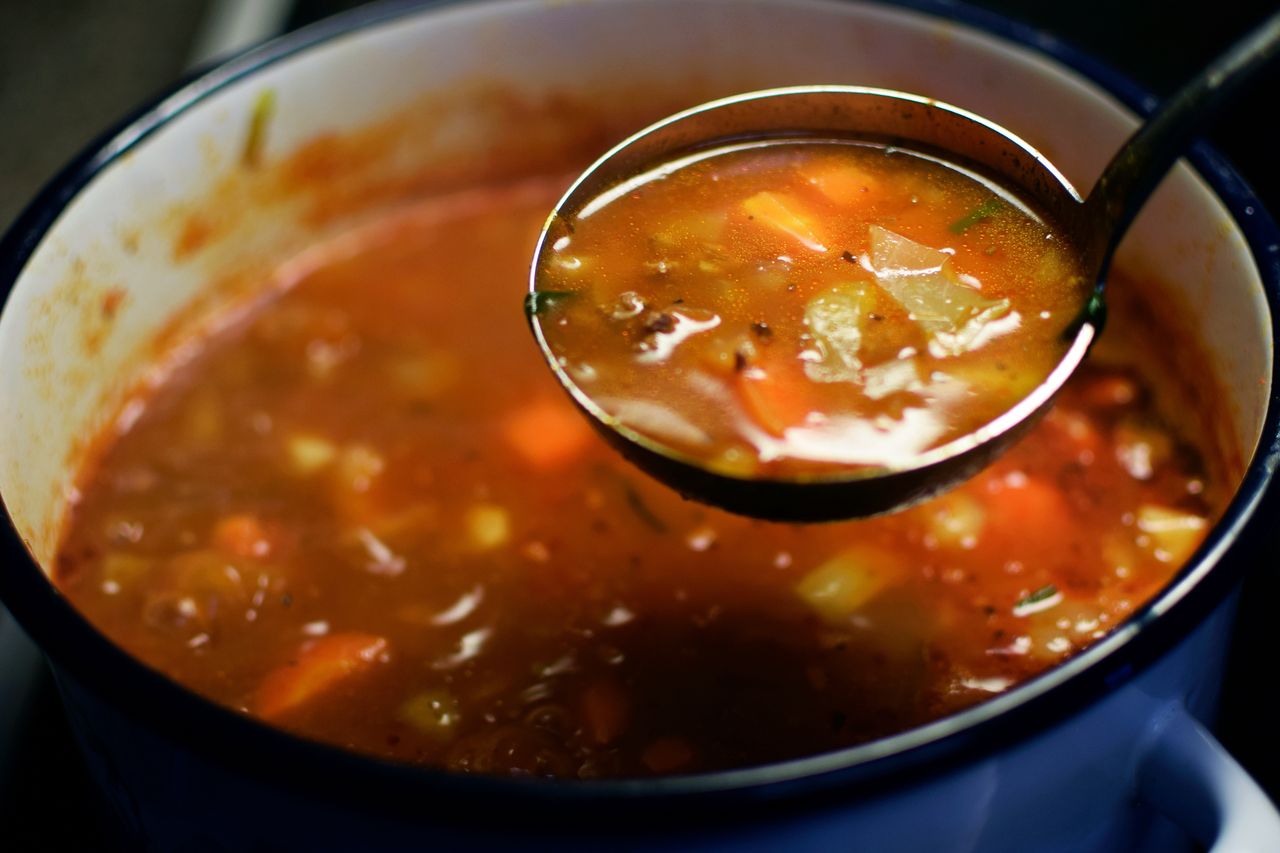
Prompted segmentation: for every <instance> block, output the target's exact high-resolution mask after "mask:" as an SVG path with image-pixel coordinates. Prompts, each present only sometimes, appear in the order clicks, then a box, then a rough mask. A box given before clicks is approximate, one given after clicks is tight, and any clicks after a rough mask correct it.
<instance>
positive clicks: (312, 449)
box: [285, 433, 338, 474]
mask: <svg viewBox="0 0 1280 853" xmlns="http://www.w3.org/2000/svg"><path fill="white" fill-rule="evenodd" d="M285 449H286V450H287V451H288V454H289V462H290V463H292V465H293V469H294V470H295V471H296V472H297V473H299V474H314V473H315V472H317V471H319V470H320V469H321V468H324V467H325V466H326V465H328V464H329V463H330V462H332V461H333V459H334V457H335V456H337V455H338V448H337V446H336V445H334V443H333V442H331V441H329V440H328V439H325V438H321V437H320V436H318V435H310V434H307V433H298V434H295V435H292V436H290V437H289V439H288V441H287V442H286V444H285Z"/></svg>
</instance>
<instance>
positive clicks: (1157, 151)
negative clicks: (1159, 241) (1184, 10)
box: [1081, 12, 1280, 274]
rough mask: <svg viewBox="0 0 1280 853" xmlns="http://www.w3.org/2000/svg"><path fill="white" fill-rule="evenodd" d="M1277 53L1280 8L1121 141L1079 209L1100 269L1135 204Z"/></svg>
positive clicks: (1139, 204)
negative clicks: (1214, 116)
mask: <svg viewBox="0 0 1280 853" xmlns="http://www.w3.org/2000/svg"><path fill="white" fill-rule="evenodd" d="M1277 53H1280V12H1275V13H1273V14H1272V15H1271V17H1269V18H1267V19H1266V20H1265V21H1264V22H1263V23H1262V24H1260V25H1259V26H1258V27H1257V28H1255V29H1254V30H1253V31H1252V32H1250V33H1249V34H1248V35H1247V36H1245V37H1244V38H1242V39H1241V40H1240V41H1238V42H1236V44H1235V45H1233V46H1232V47H1231V48H1230V49H1229V50H1228V51H1227V52H1226V53H1224V54H1222V55H1221V56H1219V57H1218V58H1217V59H1215V60H1214V61H1213V62H1212V63H1210V65H1209V66H1208V67H1207V68H1206V69H1205V70H1204V71H1202V72H1201V73H1200V74H1199V75H1198V76H1197V77H1196V78H1195V79H1194V80H1192V81H1191V82H1190V83H1188V84H1187V85H1185V86H1183V87H1182V88H1181V89H1179V90H1178V91H1177V92H1175V93H1174V94H1173V95H1172V96H1171V97H1169V99H1168V100H1166V101H1165V102H1164V104H1163V105H1161V107H1160V109H1159V110H1158V111H1157V112H1156V113H1155V115H1153V116H1152V117H1151V119H1150V120H1149V121H1147V122H1146V124H1144V125H1143V126H1142V127H1140V128H1139V129H1138V130H1137V132H1136V133H1134V134H1133V136H1131V137H1129V139H1128V141H1126V142H1125V144H1124V145H1123V146H1121V148H1120V150H1119V152H1117V153H1116V156H1115V157H1113V158H1112V159H1111V162H1110V163H1108V164H1107V167H1106V169H1104V170H1103V172H1102V177H1100V178H1099V179H1098V182H1097V183H1096V184H1095V185H1094V187H1093V189H1092V190H1091V191H1090V193H1089V197H1088V198H1087V199H1085V203H1084V205H1083V207H1082V209H1081V213H1082V214H1083V217H1084V222H1083V225H1084V226H1085V227H1086V228H1087V229H1088V231H1087V232H1085V233H1088V234H1089V238H1090V239H1089V243H1088V245H1089V251H1090V253H1091V254H1092V255H1093V257H1092V258H1090V260H1091V261H1093V263H1094V265H1095V268H1096V269H1097V270H1098V271H1099V273H1100V274H1101V273H1104V272H1105V271H1106V268H1107V266H1108V265H1109V264H1110V262H1111V256H1112V254H1113V253H1114V252H1115V248H1116V245H1117V244H1118V243H1119V242H1120V238H1121V237H1122V236H1124V232H1125V230H1126V229H1127V228H1128V227H1129V225H1130V223H1131V222H1132V221H1133V218H1134V217H1135V216H1136V215H1137V213H1138V210H1139V209H1140V208H1141V207H1142V205H1143V203H1145V202H1146V200H1147V197H1148V196H1150V195H1151V193H1152V192H1153V191H1154V190H1155V188H1156V186H1157V185H1159V183H1160V181H1161V179H1162V178H1163V177H1164V175H1165V173H1166V172H1167V171H1168V170H1169V169H1170V168H1171V167H1172V166H1173V164H1174V163H1175V162H1177V160H1178V158H1179V157H1180V156H1182V154H1183V152H1184V151H1185V150H1186V148H1187V146H1188V145H1189V144H1190V143H1191V140H1193V139H1194V138H1195V137H1196V136H1197V135H1198V134H1200V133H1201V132H1203V130H1204V128H1205V126H1206V125H1207V123H1208V121H1209V119H1210V118H1211V117H1212V116H1213V115H1214V114H1215V113H1217V112H1218V110H1219V109H1221V108H1222V106H1223V105H1224V104H1226V103H1227V101H1228V100H1230V98H1231V95H1233V94H1234V93H1235V92H1236V90H1238V89H1239V88H1240V87H1241V86H1243V85H1244V84H1245V83H1247V82H1248V81H1249V80H1251V79H1252V78H1253V77H1254V76H1255V75H1256V74H1257V73H1258V72H1259V71H1261V70H1262V69H1263V68H1264V67H1266V65H1267V64H1268V63H1269V62H1270V61H1271V60H1272V59H1274V58H1275V56H1276V54H1277Z"/></svg>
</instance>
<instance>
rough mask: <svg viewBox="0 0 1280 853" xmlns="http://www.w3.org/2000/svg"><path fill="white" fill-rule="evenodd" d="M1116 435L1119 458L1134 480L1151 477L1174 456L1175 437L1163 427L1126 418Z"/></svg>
mask: <svg viewBox="0 0 1280 853" xmlns="http://www.w3.org/2000/svg"><path fill="white" fill-rule="evenodd" d="M1113 435H1114V438H1115V442H1116V459H1117V460H1118V461H1119V462H1120V465H1121V466H1122V467H1123V468H1124V469H1125V470H1126V471H1128V472H1129V476H1130V477H1133V478H1134V479H1135V480H1150V479H1151V478H1152V477H1153V476H1155V472H1156V471H1157V470H1158V469H1159V468H1160V466H1162V465H1164V463H1166V462H1168V461H1169V458H1170V457H1171V456H1172V455H1173V439H1171V438H1170V437H1169V435H1168V433H1166V432H1164V431H1163V430H1159V429H1155V428H1153V427H1150V426H1146V425H1144V424H1141V423H1138V422H1136V421H1133V420H1126V421H1121V422H1120V423H1119V424H1118V425H1117V426H1116V429H1115V433H1114V434H1113Z"/></svg>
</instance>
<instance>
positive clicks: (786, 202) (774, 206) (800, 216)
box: [742, 190, 827, 252]
mask: <svg viewBox="0 0 1280 853" xmlns="http://www.w3.org/2000/svg"><path fill="white" fill-rule="evenodd" d="M742 209H743V210H744V211H746V213H747V216H750V217H751V218H752V219H753V220H754V221H755V222H758V223H760V224H762V225H767V226H768V227H770V228H773V229H775V230H777V231H781V232H782V233H783V234H786V235H787V236H788V237H794V238H795V239H796V240H799V241H800V242H801V243H802V244H803V245H804V247H805V248H806V249H811V250H812V251H815V252H825V251H826V250H827V247H826V246H825V245H823V243H822V238H820V237H819V236H818V232H817V230H816V229H815V228H814V227H813V223H812V222H811V221H810V220H809V218H808V217H806V215H805V212H804V208H803V207H802V206H801V205H800V202H798V201H796V200H795V199H794V198H792V197H790V196H788V195H785V194H782V193H774V192H769V191H768V190H765V191H763V192H758V193H756V194H755V195H753V196H751V197H750V198H748V199H747V200H746V201H744V202H743V203H742Z"/></svg>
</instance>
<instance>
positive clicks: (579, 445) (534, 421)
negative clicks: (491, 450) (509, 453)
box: [502, 399, 591, 471]
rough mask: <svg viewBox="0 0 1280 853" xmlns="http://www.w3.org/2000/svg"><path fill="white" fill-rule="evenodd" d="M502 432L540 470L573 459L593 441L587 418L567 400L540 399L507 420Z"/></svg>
mask: <svg viewBox="0 0 1280 853" xmlns="http://www.w3.org/2000/svg"><path fill="white" fill-rule="evenodd" d="M502 434H503V437H505V438H506V440H507V444H509V445H510V446H511V448H512V449H514V450H515V451H516V452H517V453H518V454H519V455H520V456H521V458H523V459H524V461H525V462H527V463H528V464H529V465H530V466H531V467H533V468H536V469H538V470H540V471H550V470H553V469H555V468H560V467H562V466H563V465H565V464H566V463H568V462H571V461H572V460H573V459H575V458H577V457H578V456H579V455H581V454H582V452H583V451H584V450H586V449H587V447H588V445H589V443H590V441H591V427H590V426H589V425H588V424H587V420H586V418H584V417H582V416H581V415H579V414H578V413H577V412H576V411H574V409H573V407H572V406H571V405H569V404H568V403H566V402H564V401H563V400H547V399H543V400H536V401H534V402H532V403H530V404H528V405H527V406H525V407H524V408H522V409H519V410H518V411H516V412H515V413H514V414H513V415H512V416H511V417H509V418H508V419H507V422H506V424H504V425H503V429H502Z"/></svg>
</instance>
